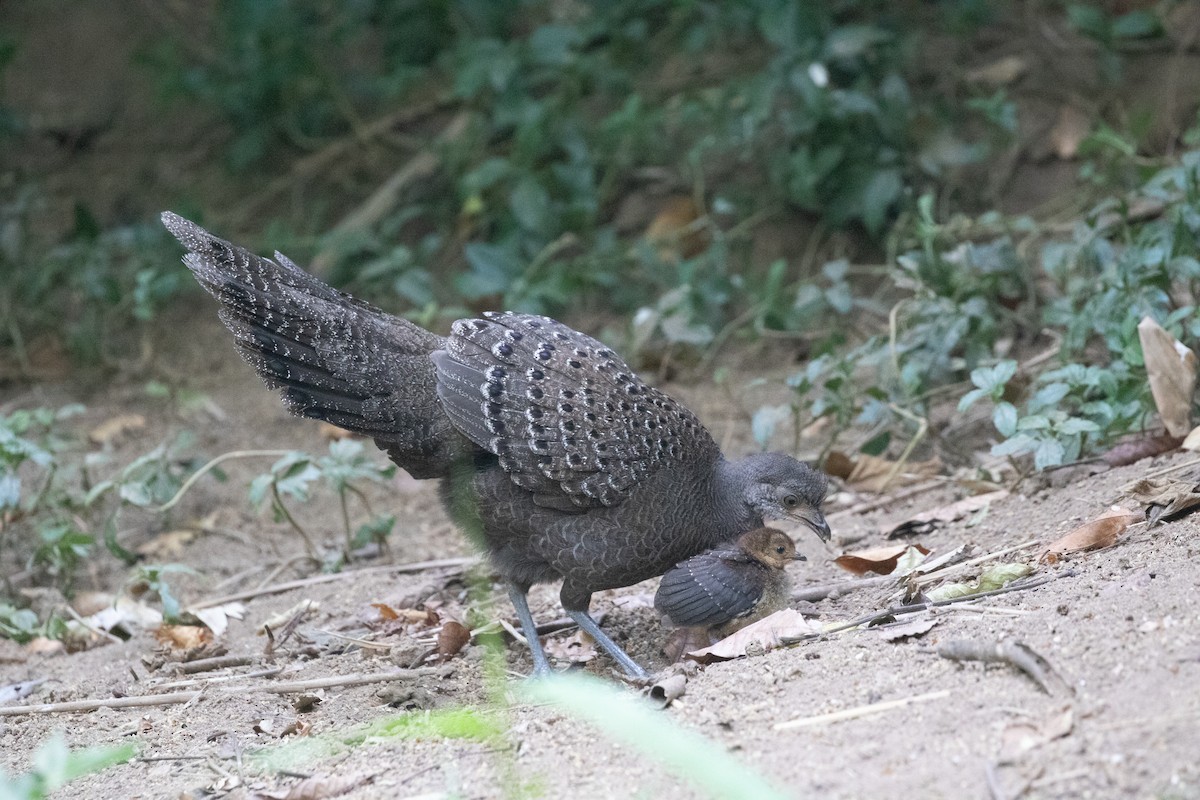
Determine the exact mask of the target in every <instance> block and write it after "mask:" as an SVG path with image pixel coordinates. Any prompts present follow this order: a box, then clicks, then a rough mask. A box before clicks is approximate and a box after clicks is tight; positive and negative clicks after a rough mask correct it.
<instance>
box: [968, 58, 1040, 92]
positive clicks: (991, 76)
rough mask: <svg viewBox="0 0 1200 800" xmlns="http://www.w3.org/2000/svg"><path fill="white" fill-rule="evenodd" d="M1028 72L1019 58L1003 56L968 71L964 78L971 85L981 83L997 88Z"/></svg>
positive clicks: (1027, 67) (1027, 68)
mask: <svg viewBox="0 0 1200 800" xmlns="http://www.w3.org/2000/svg"><path fill="white" fill-rule="evenodd" d="M1028 70H1029V64H1028V63H1027V62H1026V61H1025V59H1023V58H1021V57H1020V56H1004V57H1003V58H1000V59H997V60H996V61H993V62H991V63H990V64H984V65H983V66H982V67H976V68H975V69H972V70H968V71H967V73H966V75H965V77H966V79H967V80H968V81H970V82H971V83H983V84H986V85H988V86H994V87H996V88H999V87H1001V86H1008V85H1009V84H1010V83H1013V82H1015V81H1016V80H1017V79H1019V78H1020V77H1021V76H1022V75H1024V74H1025V73H1026V72H1027V71H1028Z"/></svg>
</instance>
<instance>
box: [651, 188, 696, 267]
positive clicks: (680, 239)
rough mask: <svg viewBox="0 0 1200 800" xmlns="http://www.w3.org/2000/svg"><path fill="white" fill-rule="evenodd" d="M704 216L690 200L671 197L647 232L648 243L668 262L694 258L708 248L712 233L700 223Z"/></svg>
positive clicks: (689, 198)
mask: <svg viewBox="0 0 1200 800" xmlns="http://www.w3.org/2000/svg"><path fill="white" fill-rule="evenodd" d="M703 216H704V211H703V209H701V208H700V207H699V206H697V205H696V201H695V200H693V199H692V198H691V197H690V196H688V195H677V196H675V197H668V198H667V199H666V200H665V201H664V202H663V205H662V208H661V209H660V210H659V212H658V214H656V215H655V217H654V219H653V220H652V221H651V222H650V225H649V227H647V228H646V233H645V237H646V240H647V241H648V242H650V243H651V244H653V245H654V246H655V248H656V249H657V250H658V257H659V258H660V259H662V260H663V261H664V262H668V263H675V262H678V261H681V260H683V259H685V258H691V257H692V256H694V255H697V254H699V253H702V252H703V251H704V249H705V248H707V247H708V229H707V228H706V227H705V226H704V225H703V224H701V222H700V220H701V219H702V218H703Z"/></svg>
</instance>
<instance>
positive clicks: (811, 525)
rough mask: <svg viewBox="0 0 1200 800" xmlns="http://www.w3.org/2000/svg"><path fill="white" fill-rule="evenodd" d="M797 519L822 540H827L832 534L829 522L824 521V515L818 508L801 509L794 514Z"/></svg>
mask: <svg viewBox="0 0 1200 800" xmlns="http://www.w3.org/2000/svg"><path fill="white" fill-rule="evenodd" d="M796 517H797V519H799V520H800V522H802V523H804V525H805V526H806V527H807V528H808V529H809V530H810V531H812V532H813V533H815V534H816V535H817V538H819V539H820V540H821V541H822V542H828V541H829V537H830V536H831V535H832V534H831V532H830V530H829V523H828V522H826V521H825V515H824V514H822V513H821V512H820V510H818V509H815V508H812V509H807V510H805V511H801V512H799V513H798V514H796Z"/></svg>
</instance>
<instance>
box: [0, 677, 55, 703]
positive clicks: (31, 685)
mask: <svg viewBox="0 0 1200 800" xmlns="http://www.w3.org/2000/svg"><path fill="white" fill-rule="evenodd" d="M45 682H46V679H45V678H38V679H37V680H32V681H21V682H20V683H10V684H8V685H7V686H0V706H2V705H4V704H5V703H15V702H16V701H17V700H20V699H22V698H24V697H28V696H29V695H31V694H33V690H34V689H36V688H37V687H39V686H41V685H42V684H43V683H45Z"/></svg>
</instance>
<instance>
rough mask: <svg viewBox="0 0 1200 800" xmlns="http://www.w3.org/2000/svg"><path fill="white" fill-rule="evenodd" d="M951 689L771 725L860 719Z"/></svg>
mask: <svg viewBox="0 0 1200 800" xmlns="http://www.w3.org/2000/svg"><path fill="white" fill-rule="evenodd" d="M949 696H950V690H949V689H940V690H938V691H936V692H928V693H926V694H918V695H913V696H911V697H901V698H900V699H898V700H886V701H884V702H882V703H868V704H867V705H865V706H857V707H855V708H847V709H845V710H844V711H834V712H831V713H829V714H818V715H817V716H815V717H801V718H799V719H793V720H788V721H787V722H777V723H776V724H774V725H772V726H771V727H772V728H773V729H774V730H777V731H790V730H795V729H796V728H808V727H811V726H813V725H824V724H826V723H830V722H841V721H842V720H847V719H858V718H859V717H866V716H870V715H871V714H879V713H881V712H883V711H891V710H892V709H894V708H904V707H905V706H908V705H912V704H913V703H924V702H928V701H930V700H941V699H942V698H945V697H949Z"/></svg>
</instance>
